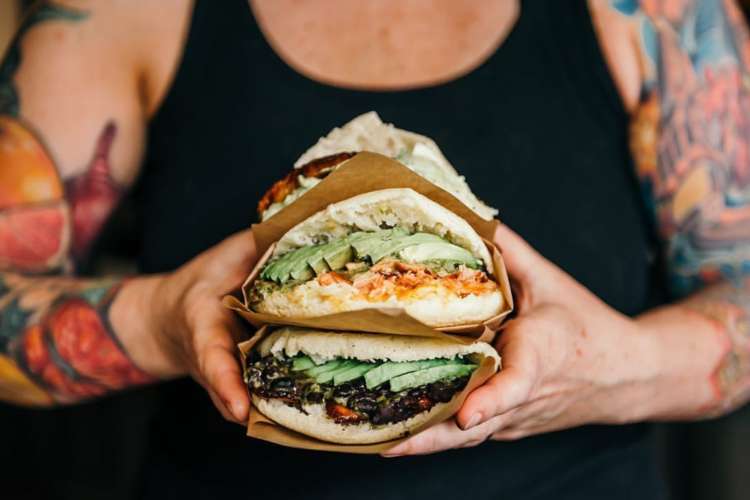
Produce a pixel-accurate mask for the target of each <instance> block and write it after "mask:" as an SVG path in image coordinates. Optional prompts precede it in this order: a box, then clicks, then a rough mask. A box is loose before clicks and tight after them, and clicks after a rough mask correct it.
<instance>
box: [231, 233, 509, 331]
mask: <svg viewBox="0 0 750 500" xmlns="http://www.w3.org/2000/svg"><path fill="white" fill-rule="evenodd" d="M484 243H485V244H486V245H487V249H488V250H489V251H490V254H491V256H492V263H493V266H494V268H495V276H494V277H495V279H496V280H497V283H498V285H499V286H500V291H501V293H502V294H503V298H504V299H505V300H504V305H503V310H502V311H500V313H499V314H497V315H495V316H493V317H492V318H489V319H488V320H486V321H484V322H482V323H474V324H469V325H460V326H447V327H440V328H433V327H430V326H427V325H425V324H424V323H421V322H420V321H418V320H416V319H415V318H413V317H411V316H409V315H408V314H406V311H404V310H403V309H400V308H376V309H363V310H359V311H347V312H341V313H336V314H329V315H326V316H317V317H312V318H289V317H282V316H274V315H271V314H263V313H258V312H255V311H252V310H251V309H250V307H249V305H250V304H249V303H248V299H247V297H248V291H249V289H250V287H251V286H252V284H253V282H254V281H255V280H256V279H257V278H258V275H259V274H260V271H261V269H262V268H263V266H264V265H265V263H266V261H267V260H268V259H270V258H271V254H272V253H273V249H274V245H275V243H274V244H273V245H271V247H269V248H268V250H267V251H266V253H265V254H264V255H263V257H262V258H261V259H260V260H259V261H258V263H257V264H256V266H255V268H254V269H253V271H252V272H251V273H250V276H248V278H247V280H245V283H244V284H243V285H242V295H243V299H244V303H243V302H240V301H239V300H237V298H236V297H233V296H227V297H225V298H224V305H225V306H226V307H229V308H230V309H233V310H235V311H236V312H237V313H238V314H239V315H240V316H242V317H243V318H245V319H246V320H247V321H249V322H250V323H251V324H252V325H254V326H255V327H257V328H260V327H261V326H263V325H292V326H302V327H307V328H314V329H318V330H344V331H353V332H374V333H390V334H394V335H417V336H443V335H444V334H445V333H453V334H456V336H463V337H468V338H464V339H463V340H462V339H461V338H460V337H459V338H458V339H457V340H458V341H463V342H465V343H471V342H473V341H474V340H481V341H483V342H491V341H492V339H493V338H494V335H495V332H497V331H498V330H499V329H500V325H501V323H502V322H503V319H505V317H506V316H508V314H510V313H511V311H512V310H513V296H512V294H511V290H510V282H509V280H508V274H507V272H506V270H505V264H504V263H503V256H502V254H501V253H500V251H499V250H498V249H497V247H496V246H495V245H493V244H492V243H490V242H489V241H487V240H484Z"/></svg>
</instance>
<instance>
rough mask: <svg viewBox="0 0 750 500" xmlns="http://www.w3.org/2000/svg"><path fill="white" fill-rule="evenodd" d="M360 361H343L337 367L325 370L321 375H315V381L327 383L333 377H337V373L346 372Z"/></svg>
mask: <svg viewBox="0 0 750 500" xmlns="http://www.w3.org/2000/svg"><path fill="white" fill-rule="evenodd" d="M358 364H359V363H357V362H356V361H344V362H342V363H341V364H340V365H339V366H338V367H337V368H334V369H333V370H328V371H326V372H323V373H321V374H319V375H316V376H315V382H317V383H319V384H325V383H328V382H330V381H331V380H333V377H335V376H336V375H337V374H340V373H344V372H345V371H347V370H349V369H351V368H354V367H355V366H357V365H358Z"/></svg>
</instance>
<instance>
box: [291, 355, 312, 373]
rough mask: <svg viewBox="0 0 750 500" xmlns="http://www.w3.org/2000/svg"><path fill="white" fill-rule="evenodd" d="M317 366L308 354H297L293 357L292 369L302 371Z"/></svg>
mask: <svg viewBox="0 0 750 500" xmlns="http://www.w3.org/2000/svg"><path fill="white" fill-rule="evenodd" d="M314 366H315V363H314V362H313V360H312V359H310V358H309V357H308V356H297V357H296V358H294V359H292V371H293V372H301V371H302V370H307V369H309V368H312V367H314Z"/></svg>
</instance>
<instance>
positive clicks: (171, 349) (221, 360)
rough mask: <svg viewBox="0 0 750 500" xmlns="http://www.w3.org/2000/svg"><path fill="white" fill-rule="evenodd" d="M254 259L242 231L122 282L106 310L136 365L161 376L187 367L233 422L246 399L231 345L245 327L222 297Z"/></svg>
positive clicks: (243, 415) (242, 415) (240, 417)
mask: <svg viewBox="0 0 750 500" xmlns="http://www.w3.org/2000/svg"><path fill="white" fill-rule="evenodd" d="M256 260H257V252H256V249H255V241H254V239H253V236H252V232H251V231H250V230H246V231H242V232H240V233H237V234H235V235H233V236H231V237H229V238H227V239H226V240H224V241H222V242H221V243H219V244H218V245H216V246H214V247H213V248H211V249H209V250H207V251H205V252H203V253H202V254H200V255H198V256H197V257H195V258H194V259H193V260H191V261H190V262H188V263H187V264H185V265H183V266H182V267H180V268H179V269H178V270H176V271H175V272H173V273H169V274H164V275H156V276H150V277H144V278H136V279H133V280H132V281H130V282H128V283H126V284H125V286H124V287H123V289H122V291H121V292H120V294H119V295H118V297H117V299H116V300H115V302H114V303H113V305H112V311H111V320H112V324H113V326H114V328H115V331H117V332H118V334H119V337H120V338H121V339H122V341H123V344H124V345H125V348H126V350H127V352H128V353H129V354H130V356H131V357H132V359H133V361H134V362H135V363H136V364H137V365H138V366H140V367H141V368H142V369H143V370H145V371H146V372H148V373H150V374H152V375H156V376H159V377H161V378H169V377H176V376H180V375H185V374H189V375H190V376H192V377H193V378H194V379H195V380H196V381H197V382H198V383H199V384H201V385H202V386H203V387H204V388H205V389H206V391H207V392H208V394H209V396H210V397H211V400H212V401H213V403H214V404H215V405H216V407H217V408H218V409H219V411H220V412H221V414H222V415H223V416H224V418H226V419H227V420H230V421H234V422H244V421H245V420H247V415H248V410H249V404H250V403H249V399H248V396H247V390H246V388H245V386H244V384H243V382H242V372H241V367H240V365H239V363H238V360H237V349H236V343H237V342H238V341H239V340H241V339H242V338H243V337H244V336H245V331H246V330H247V327H243V325H242V323H241V322H240V320H239V319H238V318H237V317H236V315H235V314H234V313H233V312H232V311H230V310H228V309H226V308H225V307H224V306H223V305H222V304H221V298H222V297H223V296H224V295H225V294H227V293H229V292H232V291H234V290H236V289H237V288H238V287H239V286H240V285H241V284H242V282H243V280H244V279H245V278H246V277H247V275H248V274H249V272H250V270H251V269H252V266H253V265H254V264H255V262H256ZM138 319H140V321H138Z"/></svg>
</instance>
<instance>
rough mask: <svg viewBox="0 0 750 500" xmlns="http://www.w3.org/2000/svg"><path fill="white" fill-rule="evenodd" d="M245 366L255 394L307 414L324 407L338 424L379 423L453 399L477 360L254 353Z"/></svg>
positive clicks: (405, 416) (462, 386)
mask: <svg viewBox="0 0 750 500" xmlns="http://www.w3.org/2000/svg"><path fill="white" fill-rule="evenodd" d="M245 368H246V370H245V382H246V383H247V386H248V389H249V391H250V393H251V394H254V395H256V396H258V397H261V398H266V399H278V400H280V401H282V402H283V403H284V404H286V405H287V406H290V407H293V408H296V409H297V410H299V411H301V412H303V413H307V410H309V409H310V405H323V406H324V407H325V413H326V415H327V417H328V418H330V419H332V420H333V421H334V422H336V423H338V424H342V425H351V424H362V423H370V424H372V425H375V426H378V425H386V424H394V423H397V422H401V421H405V420H408V419H410V418H412V417H414V416H416V415H418V414H420V413H422V412H425V411H428V410H430V409H431V408H432V407H434V406H435V405H436V404H438V403H447V402H449V401H450V400H451V399H453V397H454V396H455V395H456V394H457V393H458V392H460V391H461V390H462V389H463V388H464V387H466V384H467V382H468V380H469V378H470V377H471V374H472V373H473V372H474V370H476V368H477V364H475V363H472V360H471V359H470V358H469V357H468V356H456V357H454V358H437V359H428V360H422V361H407V362H389V361H360V360H355V359H345V358H335V359H333V360H329V361H321V362H320V363H318V364H316V362H315V361H313V359H311V358H310V357H308V356H305V355H303V354H298V355H297V356H294V357H287V356H285V355H281V354H277V355H276V356H274V355H267V356H264V357H260V356H259V355H258V354H257V353H256V354H255V355H254V356H251V357H249V358H248V359H247V366H246V367H245ZM306 409H307V410H306Z"/></svg>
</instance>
